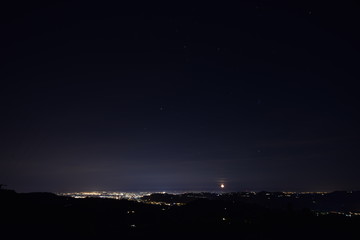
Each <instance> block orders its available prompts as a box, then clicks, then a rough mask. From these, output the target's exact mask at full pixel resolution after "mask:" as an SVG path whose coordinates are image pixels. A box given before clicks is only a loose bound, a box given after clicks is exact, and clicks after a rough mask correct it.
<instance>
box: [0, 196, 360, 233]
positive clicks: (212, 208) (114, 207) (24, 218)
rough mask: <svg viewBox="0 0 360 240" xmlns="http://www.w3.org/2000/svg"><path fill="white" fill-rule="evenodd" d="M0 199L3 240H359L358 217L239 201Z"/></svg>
mask: <svg viewBox="0 0 360 240" xmlns="http://www.w3.org/2000/svg"><path fill="white" fill-rule="evenodd" d="M0 200H1V205H0V211H1V212H0V213H1V217H0V219H1V220H0V221H1V222H0V231H1V237H0V238H1V239H360V234H359V232H360V231H359V230H360V217H359V216H352V217H346V216H345V215H339V214H327V215H321V214H320V215H319V214H318V213H316V212H314V211H312V210H311V209H309V208H303V209H294V208H292V207H287V208H278V207H274V208H272V207H271V206H270V207H269V206H264V205H261V204H259V203H256V204H255V203H251V202H246V201H241V200H234V199H231V200H230V199H207V198H203V199H194V200H193V201H190V202H188V203H186V204H184V205H181V206H178V205H171V206H169V205H155V204H145V203H140V202H135V201H127V200H112V199H96V198H87V199H74V198H69V197H61V196H57V195H55V194H51V193H27V194H18V193H16V192H14V191H11V190H0ZM289 206H291V203H289Z"/></svg>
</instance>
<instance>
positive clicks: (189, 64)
mask: <svg viewBox="0 0 360 240" xmlns="http://www.w3.org/2000/svg"><path fill="white" fill-rule="evenodd" d="M29 2H30V1H28V3H19V2H17V3H14V4H12V5H2V6H1V8H0V9H1V14H0V16H1V25H0V27H1V33H0V34H1V40H0V44H1V45H0V51H1V52H0V60H1V65H0V79H1V87H0V100H1V102H0V107H1V118H0V124H1V125H0V146H1V149H0V150H1V151H0V183H3V184H7V185H8V187H9V188H12V189H15V190H17V191H20V192H21V191H84V190H123V191H130V190H156V191H162V190H167V191H170V190H217V189H218V188H219V184H220V183H225V185H226V189H227V190H228V191H242V190H256V191H259V190H271V191H274V190H294V191H314V190H325V191H326V190H336V189H339V190H349V189H353V190H354V189H360V174H359V168H360V161H359V160H360V159H359V156H360V154H359V149H360V148H359V147H360V138H359V133H360V128H359V122H360V114H359V111H360V108H359V107H360V101H359V88H358V86H357V85H358V84H357V81H359V80H360V74H359V66H360V65H359V53H360V51H359V46H360V45H359V43H360V37H359V25H358V22H360V19H359V18H360V17H359V16H360V15H359V10H360V9H359V8H358V7H356V5H355V1H353V2H350V1H349V2H346V1H337V4H334V3H329V2H327V3H322V4H320V3H314V2H315V1H309V2H306V1H298V2H297V1H288V2H291V4H289V3H281V2H279V1H277V2H275V1H239V2H241V3H238V4H237V5H225V4H223V5H222V4H219V3H218V4H216V5H211V4H209V5H203V4H201V5H200V4H199V5H186V4H185V3H183V4H182V5H181V4H180V5H175V4H173V5H168V6H166V5H161V6H158V5H150V4H149V5H137V6H129V5H122V4H118V5H114V4H112V5H111V4H107V3H102V1H100V2H98V3H97V4H92V3H86V4H80V3H54V1H49V2H51V3H47V4H33V3H29ZM119 2H120V1H119Z"/></svg>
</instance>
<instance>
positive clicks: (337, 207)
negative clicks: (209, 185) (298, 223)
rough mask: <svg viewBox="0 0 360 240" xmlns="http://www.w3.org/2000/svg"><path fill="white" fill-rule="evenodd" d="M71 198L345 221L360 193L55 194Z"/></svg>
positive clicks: (359, 212) (355, 209) (357, 213)
mask: <svg viewBox="0 0 360 240" xmlns="http://www.w3.org/2000/svg"><path fill="white" fill-rule="evenodd" d="M56 194H57V195H59V196H65V197H72V198H108V199H118V200H133V201H137V202H141V203H146V204H156V205H167V206H174V205H178V206H180V205H184V204H187V203H189V202H192V201H194V200H197V199H209V200H231V201H233V202H235V201H242V202H248V203H256V204H259V205H263V206H266V207H270V208H285V207H289V202H291V207H292V208H294V209H303V208H308V209H310V210H312V211H314V212H315V213H316V215H317V216H319V215H328V214H339V215H344V216H347V217H352V216H360V208H359V206H358V205H359V204H358V201H357V200H358V199H359V195H360V192H359V191H354V192H353V191H336V192H265V191H262V192H255V191H250V192H179V191H174V192H171V191H170V192H165V191H164V192H118V191H91V192H69V193H56Z"/></svg>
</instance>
